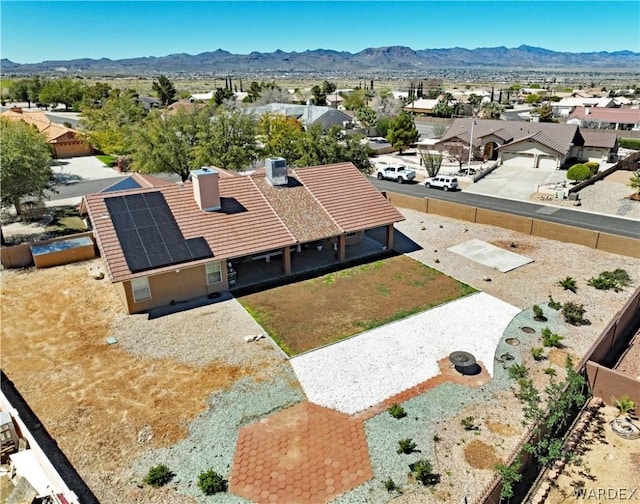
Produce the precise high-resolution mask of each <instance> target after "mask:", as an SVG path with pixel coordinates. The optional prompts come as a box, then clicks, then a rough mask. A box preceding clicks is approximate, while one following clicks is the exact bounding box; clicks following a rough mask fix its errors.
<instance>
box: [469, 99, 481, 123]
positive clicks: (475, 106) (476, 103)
mask: <svg viewBox="0 0 640 504" xmlns="http://www.w3.org/2000/svg"><path fill="white" fill-rule="evenodd" d="M467 101H468V103H469V105H470V106H471V115H472V116H473V117H477V116H478V110H479V108H480V104H481V103H482V97H481V96H478V95H477V94H475V93H471V94H470V95H469V99H468V100H467Z"/></svg>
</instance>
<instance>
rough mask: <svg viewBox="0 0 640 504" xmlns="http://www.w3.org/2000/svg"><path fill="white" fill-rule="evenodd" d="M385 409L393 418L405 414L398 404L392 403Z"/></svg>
mask: <svg viewBox="0 0 640 504" xmlns="http://www.w3.org/2000/svg"><path fill="white" fill-rule="evenodd" d="M387 411H388V412H389V414H390V415H391V416H392V417H393V418H404V417H406V416H407V412H406V411H405V410H404V408H403V407H402V406H400V405H399V404H392V405H391V406H390V407H389V409H388V410H387Z"/></svg>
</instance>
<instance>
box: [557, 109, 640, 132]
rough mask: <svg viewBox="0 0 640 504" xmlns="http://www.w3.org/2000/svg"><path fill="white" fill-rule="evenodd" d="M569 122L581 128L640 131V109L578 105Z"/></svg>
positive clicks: (570, 115)
mask: <svg viewBox="0 0 640 504" xmlns="http://www.w3.org/2000/svg"><path fill="white" fill-rule="evenodd" d="M567 124H577V125H578V126H580V127H581V128H592V129H613V130H624V131H629V130H631V131H640V109H630V108H591V107H577V108H576V109H575V110H574V111H573V112H571V114H569V119H568V120H567Z"/></svg>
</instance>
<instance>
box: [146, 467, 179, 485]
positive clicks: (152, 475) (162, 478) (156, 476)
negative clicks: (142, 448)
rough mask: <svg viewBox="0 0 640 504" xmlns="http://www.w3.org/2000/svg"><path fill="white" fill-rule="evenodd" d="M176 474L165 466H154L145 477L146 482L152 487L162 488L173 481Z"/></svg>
mask: <svg viewBox="0 0 640 504" xmlns="http://www.w3.org/2000/svg"><path fill="white" fill-rule="evenodd" d="M173 476H174V474H173V473H172V472H171V470H170V469H169V468H168V467H167V466H166V465H164V464H159V465H157V466H153V467H152V468H151V469H149V472H148V473H147V475H146V476H145V477H144V482H145V483H146V484H147V485H151V486H152V487H161V486H163V485H166V484H167V483H169V481H171V479H172V478H173Z"/></svg>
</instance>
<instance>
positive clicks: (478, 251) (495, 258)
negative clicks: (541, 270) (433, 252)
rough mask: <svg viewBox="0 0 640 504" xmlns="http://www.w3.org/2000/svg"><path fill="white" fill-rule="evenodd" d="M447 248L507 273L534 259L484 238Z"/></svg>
mask: <svg viewBox="0 0 640 504" xmlns="http://www.w3.org/2000/svg"><path fill="white" fill-rule="evenodd" d="M447 250H449V251H451V252H454V253H456V254H459V255H461V256H463V257H466V258H468V259H471V260H472V261H476V262H479V263H480V264H483V265H485V266H489V267H490V268H493V269H496V270H498V271H501V272H502V273H506V272H507V271H511V270H513V269H516V268H519V267H520V266H524V265H525V264H529V263H532V262H533V259H531V258H529V257H526V256H523V255H520V254H515V253H514V252H509V251H508V250H504V249H501V248H500V247H496V246H495V245H491V244H490V243H487V242H485V241H482V240H469V241H466V242H464V243H460V244H458V245H454V246H453V247H449V248H448V249H447Z"/></svg>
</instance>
